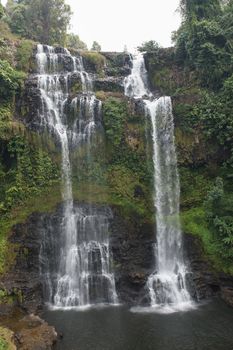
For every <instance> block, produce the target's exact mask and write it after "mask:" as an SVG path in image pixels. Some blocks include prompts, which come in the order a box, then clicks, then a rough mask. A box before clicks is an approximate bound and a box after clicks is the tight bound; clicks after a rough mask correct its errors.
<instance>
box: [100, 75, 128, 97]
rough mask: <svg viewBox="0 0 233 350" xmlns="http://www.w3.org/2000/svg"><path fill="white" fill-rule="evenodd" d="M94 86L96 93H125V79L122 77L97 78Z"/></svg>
mask: <svg viewBox="0 0 233 350" xmlns="http://www.w3.org/2000/svg"><path fill="white" fill-rule="evenodd" d="M94 84H95V90H96V91H98V90H101V91H106V92H121V93H124V86H123V78H121V77H106V78H97V79H95V82H94Z"/></svg>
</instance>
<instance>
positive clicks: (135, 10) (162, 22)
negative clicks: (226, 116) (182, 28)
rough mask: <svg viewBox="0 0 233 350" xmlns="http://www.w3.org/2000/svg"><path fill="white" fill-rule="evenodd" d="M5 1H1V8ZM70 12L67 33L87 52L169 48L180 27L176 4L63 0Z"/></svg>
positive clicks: (149, 0)
mask: <svg viewBox="0 0 233 350" xmlns="http://www.w3.org/2000/svg"><path fill="white" fill-rule="evenodd" d="M5 2H6V0H2V3H3V4H4V3H5ZM66 2H67V3H68V4H70V5H71V8H72V11H73V18H72V27H71V31H72V32H74V33H75V34H78V35H79V36H80V39H82V40H83V41H84V42H86V44H87V45H88V47H89V48H90V47H91V45H92V42H93V41H94V40H96V41H98V42H99V43H100V45H101V47H102V50H103V51H123V49H124V46H125V45H126V46H127V48H128V50H129V51H132V50H133V49H134V48H135V47H137V46H138V45H140V44H141V43H142V42H144V41H148V40H155V41H157V42H158V43H159V44H160V45H162V46H164V47H166V46H170V45H171V32H172V31H174V30H176V29H177V28H178V27H179V24H180V16H179V13H178V12H177V11H176V10H177V8H178V6H179V0H143V1H137V0H98V1H97V0H66Z"/></svg>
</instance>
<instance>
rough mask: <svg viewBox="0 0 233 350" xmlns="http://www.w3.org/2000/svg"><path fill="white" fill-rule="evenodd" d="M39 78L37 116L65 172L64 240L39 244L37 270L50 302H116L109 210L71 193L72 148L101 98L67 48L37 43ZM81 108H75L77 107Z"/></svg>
mask: <svg viewBox="0 0 233 350" xmlns="http://www.w3.org/2000/svg"><path fill="white" fill-rule="evenodd" d="M36 59H37V65H38V71H39V74H38V83H39V89H40V93H41V111H40V120H41V124H42V126H44V127H45V128H47V130H48V132H50V133H51V134H53V135H54V137H55V138H57V139H58V142H59V143H60V145H61V155H62V176H63V186H62V192H63V200H64V203H65V204H64V209H63V222H62V234H63V240H64V241H63V242H62V243H63V244H61V246H60V247H58V248H60V249H58V251H56V249H52V251H51V250H50V249H49V250H47V246H46V240H45V243H44V245H42V247H41V261H42V264H41V265H42V266H41V270H42V273H43V275H44V276H45V280H46V286H45V287H46V294H47V299H48V302H49V304H50V305H52V306H54V307H57V308H72V307H86V306H89V305H91V304H95V303H97V302H103V303H112V304H115V303H117V294H116V290H115V281H114V275H113V273H112V271H111V266H110V258H111V256H110V255H111V254H110V249H109V239H108V238H109V234H108V216H109V213H105V212H103V213H98V212H96V210H95V209H94V208H92V207H91V205H89V207H88V208H86V209H83V208H81V207H78V208H77V207H75V206H74V203H73V193H72V168H71V161H70V151H69V150H70V148H71V147H74V146H75V147H78V146H79V145H80V144H81V143H87V146H88V149H90V147H91V142H92V135H93V134H94V133H95V130H96V128H97V127H98V125H97V124H98V122H99V119H100V118H99V114H100V113H101V102H100V101H99V100H97V99H96V98H95V95H94V93H93V92H92V81H91V78H90V77H89V75H88V74H87V73H86V72H85V71H84V68H83V64H82V59H81V57H80V58H76V57H72V56H71V54H70V53H69V51H68V50H66V49H64V51H63V52H59V55H58V53H57V52H55V49H54V48H52V47H49V46H42V45H38V48H37V54H36ZM65 59H66V60H67V59H68V60H70V61H72V65H73V71H71V72H65V73H64V71H65V69H64V67H63V65H64V62H65ZM72 74H78V75H79V76H80V78H81V82H82V91H83V93H82V94H81V95H80V97H79V98H78V97H75V98H74V99H73V100H72V101H71V103H70V105H71V108H73V109H74V113H75V114H77V115H76V118H75V122H74V125H73V127H72V129H71V130H70V128H68V126H67V120H66V113H65V110H66V104H68V103H69V101H68V95H69V90H68V89H69V80H70V79H71V75H72ZM78 111H79V112H78ZM53 250H55V254H58V255H59V259H58V261H59V266H55V269H52V268H49V267H50V264H49V260H50V259H52V254H53Z"/></svg>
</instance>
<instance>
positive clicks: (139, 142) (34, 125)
mask: <svg viewBox="0 0 233 350" xmlns="http://www.w3.org/2000/svg"><path fill="white" fill-rule="evenodd" d="M56 52H57V54H58V58H59V57H60V54H62V53H63V52H64V49H62V48H57V49H56ZM72 54H74V55H75V54H77V55H79V54H78V53H75V52H73V53H72ZM81 55H82V56H83V63H84V68H85V70H86V71H87V72H88V73H89V74H90V75H91V77H92V80H93V86H94V91H95V93H96V96H97V98H98V99H100V100H101V101H102V104H103V105H102V111H103V112H102V115H101V124H102V125H103V130H102V131H101V133H100V137H99V138H97V140H96V147H95V148H94V150H93V154H94V162H93V164H92V165H93V168H92V170H90V169H89V168H88V167H86V165H85V159H86V151H87V150H86V149H85V146H82V147H81V148H80V149H79V150H78V151H77V150H75V149H73V150H72V151H71V157H72V160H73V164H74V167H73V174H72V175H73V187H74V199H75V203H76V204H75V205H76V206H78V205H79V206H80V205H81V206H82V205H84V206H85V203H89V204H90V203H91V205H92V206H93V207H95V208H97V209H98V208H100V207H102V206H107V207H109V208H111V211H112V213H113V217H112V218H111V220H110V233H111V235H110V245H111V250H112V253H113V262H112V265H113V267H114V272H115V278H116V289H117V292H118V296H119V299H120V301H121V302H123V303H128V304H146V303H148V300H147V291H146V289H145V284H146V281H147V277H148V276H149V275H150V273H151V272H152V270H153V266H154V253H153V243H154V241H155V232H154V208H153V202H152V189H153V185H152V181H153V180H152V179H153V165H152V156H151V152H152V150H151V144H150V142H151V141H150V125H149V122H148V120H146V118H145V116H144V111H143V107H142V106H141V105H140V103H138V102H132V101H129V100H128V99H127V98H126V97H125V96H124V89H123V80H124V77H125V76H126V75H128V74H129V72H130V60H129V56H128V55H127V54H118V53H101V54H99V53H91V52H87V53H81ZM59 59H60V58H59ZM159 59H160V61H159V63H157V64H156V65H155V66H153V65H152V63H151V62H152V61H151V60H153V57H150V56H146V64H147V69H148V73H149V78H150V82H151V85H152V87H154V90H157V89H158V90H159V93H162V94H169V95H172V97H173V102H174V113H175V123H176V142H177V151H178V162H179V166H180V174H181V189H182V196H181V208H182V220H183V227H184V231H185V233H186V235H185V236H184V246H185V251H186V253H187V260H188V261H189V262H190V266H191V270H192V272H193V274H194V278H193V281H194V283H190V290H191V292H192V295H193V296H194V297H196V298H199V299H203V298H207V297H209V296H212V295H214V294H216V293H217V294H222V296H223V298H224V299H225V300H226V301H228V302H229V303H230V304H232V288H233V282H232V279H231V277H230V276H229V274H227V273H225V274H224V273H223V272H220V273H219V270H221V266H220V267H219V268H218V269H217V268H216V262H215V261H214V262H213V257H210V256H209V255H208V252H207V251H206V249H205V246H204V248H203V243H202V229H203V228H202V226H201V224H202V222H201V224H200V226H198V227H197V230H199V232H198V233H197V232H196V231H195V232H193V231H192V229H191V228H192V227H193V226H191V225H190V222H191V221H192V220H194V221H195V220H196V216H194V215H192V217H191V219H190V217H189V216H188V214H189V215H190V211H189V210H190V209H193V207H195V208H196V207H198V206H199V204H200V203H201V202H202V201H203V199H204V197H205V196H206V194H207V191H208V190H209V188H210V186H211V184H212V178H213V172H214V171H215V169H216V167H217V166H218V164H219V162H220V161H221V154H220V152H219V149H218V148H216V147H215V146H214V145H212V144H211V145H209V147H207V144H208V141H207V140H206V139H205V136H204V135H203V133H202V131H201V129H200V128H196V129H194V130H192V132H191V131H190V127H189V121H187V118H186V117H187V115H188V113H189V111H190V105H192V104H194V103H196V102H197V101H198V100H199V95H198V93H197V91H196V90H195V88H196V87H193V86H191V85H190V84H189V83H187V82H190V81H192V76H188V77H187V76H186V75H185V73H184V72H183V71H182V69H180V68H179V67H177V66H176V65H175V64H174V63H173V59H172V52H171V53H164V56H163V55H162V56H161V57H160V58H159ZM32 62H35V50H34V52H33V59H32ZM59 64H60V66H61V70H62V69H65V70H66V71H69V72H72V64H73V63H72V61H71V59H70V58H69V57H67V58H66V59H65V60H64V57H63V58H62V61H59ZM155 70H157V72H156V75H154V71H155ZM34 73H35V65H34V64H32V65H31V67H30V74H29V77H28V79H27V80H26V81H25V88H24V90H23V92H22V94H21V96H20V98H18V100H17V103H16V107H17V108H16V113H15V114H16V116H15V120H17V121H19V122H20V123H21V124H22V125H23V126H24V127H25V130H26V137H27V139H28V140H29V141H28V142H29V143H30V144H32V145H33V147H34V148H37V147H39V148H41V149H42V150H46V151H47V152H48V154H49V156H50V158H51V159H52V162H53V163H54V165H55V166H56V167H57V168H59V167H60V149H59V145H58V142H57V140H56V139H55V138H53V137H52V136H51V135H49V134H48V133H47V131H46V130H45V129H44V128H43V127H41V124H40V121H39V119H38V110H39V109H40V108H41V107H40V91H39V87H38V82H37V79H36V77H35V75H34ZM60 83H61V84H64V81H62V79H61V82H60ZM178 88H179V89H181V88H183V90H182V91H181V92H180V93H179V94H178V93H176V94H175V91H177V89H178ZM185 89H187V90H186V91H184V90H185ZM157 92H158V91H157ZM80 93H81V80H80V75H78V74H77V73H75V72H73V73H72V74H71V75H70V78H69V96H68V99H67V105H66V108H67V115H68V119H67V125H68V126H69V125H72V124H73V117H74V116H73V114H72V111H71V109H70V104H71V101H72V99H73V98H74V97H75V96H78V95H79V94H80ZM59 182H60V177H59V175H58V179H56V181H55V182H51V184H50V186H49V188H48V190H46V193H43V192H42V193H40V194H39V195H38V194H37V193H35V197H34V201H38V206H37V207H36V208H34V207H31V208H30V204H29V208H27V210H26V214H24V215H23V219H22V218H21V217H20V215H19V213H20V211H21V210H22V206H23V205H24V204H21V206H19V208H18V209H17V210H18V212H16V220H15V221H16V222H18V221H19V222H20V223H18V224H16V225H14V226H13V228H12V229H11V230H10V235H9V239H8V241H9V245H10V247H11V250H12V251H13V253H12V254H11V260H12V261H11V264H10V266H9V268H8V269H7V272H6V271H4V272H5V273H4V274H3V276H2V278H1V286H0V287H1V290H2V292H3V297H2V303H9V300H10V301H11V302H13V305H20V306H22V307H23V308H25V309H27V310H28V311H30V312H31V311H32V312H36V311H38V309H40V308H41V307H42V305H43V303H44V292H43V276H42V275H41V274H40V268H39V265H40V264H39V258H40V247H41V242H42V240H43V239H44V232H46V229H47V228H48V227H49V226H50V227H51V226H52V227H53V229H52V231H51V232H50V233H49V235H50V236H49V237H50V239H51V240H54V241H56V240H57V237H58V236H59V234H60V233H59V230H60V225H61V222H60V221H61V211H62V203H61V202H62V200H61V196H60V184H59ZM26 201H27V200H26ZM25 205H26V204H25ZM26 206H27V205H26ZM34 211H35V213H33V214H32V212H34ZM17 215H18V217H19V219H17ZM22 221H23V222H22ZM199 221H200V220H199ZM51 223H52V225H50V224H51ZM199 223H200V222H198V220H197V225H198V224H199ZM11 226H12V225H11ZM190 227H191V228H190Z"/></svg>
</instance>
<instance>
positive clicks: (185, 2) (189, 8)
mask: <svg viewBox="0 0 233 350" xmlns="http://www.w3.org/2000/svg"><path fill="white" fill-rule="evenodd" d="M180 9H181V13H182V16H183V19H184V20H185V21H189V22H191V21H192V20H198V21H199V20H202V19H210V18H213V17H216V16H217V15H219V13H220V12H221V5H220V1H219V0H181V2H180Z"/></svg>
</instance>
